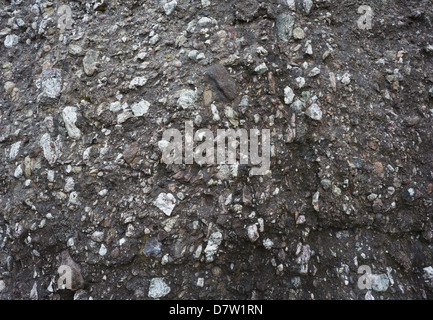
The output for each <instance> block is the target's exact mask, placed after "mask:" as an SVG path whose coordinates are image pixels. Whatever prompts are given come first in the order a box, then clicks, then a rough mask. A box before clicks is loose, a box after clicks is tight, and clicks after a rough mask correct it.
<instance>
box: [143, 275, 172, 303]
mask: <svg viewBox="0 0 433 320" xmlns="http://www.w3.org/2000/svg"><path fill="white" fill-rule="evenodd" d="M170 291H171V289H170V287H169V286H168V285H167V284H166V283H165V282H164V280H163V279H161V278H153V279H152V280H150V286H149V292H148V296H149V298H152V299H159V298H162V297H165V296H166V295H168V294H169V293H170Z"/></svg>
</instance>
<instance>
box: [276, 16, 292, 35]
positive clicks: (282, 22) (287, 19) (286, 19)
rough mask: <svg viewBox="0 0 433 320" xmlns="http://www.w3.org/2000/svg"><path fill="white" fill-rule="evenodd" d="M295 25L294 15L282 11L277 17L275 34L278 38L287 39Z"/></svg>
mask: <svg viewBox="0 0 433 320" xmlns="http://www.w3.org/2000/svg"><path fill="white" fill-rule="evenodd" d="M294 25H295V17H294V16H292V15H289V14H285V13H282V14H280V15H279V16H278V17H277V36H278V39H280V40H283V41H289V39H290V37H291V36H292V33H293V27H294Z"/></svg>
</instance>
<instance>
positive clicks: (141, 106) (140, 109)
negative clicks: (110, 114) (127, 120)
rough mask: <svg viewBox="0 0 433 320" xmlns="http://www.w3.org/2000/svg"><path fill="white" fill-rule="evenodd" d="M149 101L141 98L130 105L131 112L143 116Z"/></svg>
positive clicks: (147, 108) (147, 109)
mask: <svg viewBox="0 0 433 320" xmlns="http://www.w3.org/2000/svg"><path fill="white" fill-rule="evenodd" d="M149 106H150V102H148V101H146V100H141V101H140V102H137V103H134V104H133V105H132V106H131V110H132V113H133V114H134V116H135V117H141V116H144V115H145V114H146V113H147V112H148V111H149Z"/></svg>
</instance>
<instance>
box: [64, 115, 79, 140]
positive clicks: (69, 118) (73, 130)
mask: <svg viewBox="0 0 433 320" xmlns="http://www.w3.org/2000/svg"><path fill="white" fill-rule="evenodd" d="M62 117H63V121H64V122H65V126H66V130H67V131H68V135H69V136H70V137H71V138H72V139H75V140H77V139H80V138H81V131H80V129H78V128H77V126H76V125H75V123H76V122H77V108H76V107H66V108H65V109H63V112H62Z"/></svg>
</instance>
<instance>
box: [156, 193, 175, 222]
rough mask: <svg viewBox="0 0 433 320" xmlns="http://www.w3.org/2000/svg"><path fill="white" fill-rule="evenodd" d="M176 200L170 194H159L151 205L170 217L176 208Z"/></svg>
mask: <svg viewBox="0 0 433 320" xmlns="http://www.w3.org/2000/svg"><path fill="white" fill-rule="evenodd" d="M176 202H177V201H176V198H175V197H174V196H173V195H172V194H171V193H160V194H159V195H158V198H157V199H156V200H155V201H154V202H153V204H154V205H155V206H156V207H157V208H158V209H159V210H161V211H162V212H164V213H165V215H167V216H170V215H171V213H172V211H173V209H174V207H175V206H176Z"/></svg>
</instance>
